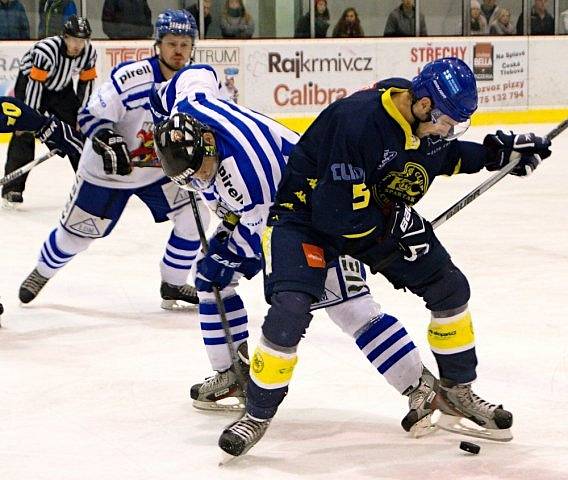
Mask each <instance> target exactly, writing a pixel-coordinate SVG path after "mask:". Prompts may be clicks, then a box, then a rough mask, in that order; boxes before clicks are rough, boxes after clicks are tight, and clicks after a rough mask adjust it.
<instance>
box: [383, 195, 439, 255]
mask: <svg viewBox="0 0 568 480" xmlns="http://www.w3.org/2000/svg"><path fill="white" fill-rule="evenodd" d="M388 232H389V235H390V236H391V238H392V239H393V240H394V241H395V242H396V243H397V246H398V248H399V249H400V250H401V251H402V252H403V253H404V258H405V259H406V260H408V261H409V262H413V261H415V260H416V259H418V258H420V257H421V256H423V255H426V254H427V253H428V252H429V251H430V241H431V238H432V232H433V229H432V225H431V224H430V222H428V221H427V220H424V219H423V218H422V217H421V216H420V215H419V214H418V212H416V210H414V209H413V208H412V207H409V206H408V205H406V204H405V203H403V202H394V203H393V204H392V207H391V215H390V219H389V224H388Z"/></svg>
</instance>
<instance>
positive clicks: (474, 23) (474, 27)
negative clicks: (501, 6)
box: [469, 0, 487, 35]
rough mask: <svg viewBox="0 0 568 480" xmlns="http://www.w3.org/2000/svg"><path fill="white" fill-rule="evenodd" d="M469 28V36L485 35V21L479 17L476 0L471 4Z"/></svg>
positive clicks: (479, 12) (479, 10) (478, 5)
mask: <svg viewBox="0 0 568 480" xmlns="http://www.w3.org/2000/svg"><path fill="white" fill-rule="evenodd" d="M470 18H471V26H470V29H469V34H470V35H487V19H486V18H485V16H484V15H481V5H480V4H479V2H478V1H477V0H472V2H471V14H470Z"/></svg>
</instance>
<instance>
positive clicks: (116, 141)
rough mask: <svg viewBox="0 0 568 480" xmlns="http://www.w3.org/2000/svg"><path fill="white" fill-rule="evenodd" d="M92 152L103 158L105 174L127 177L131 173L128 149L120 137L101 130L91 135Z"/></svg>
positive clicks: (109, 131) (104, 129) (110, 131)
mask: <svg viewBox="0 0 568 480" xmlns="http://www.w3.org/2000/svg"><path fill="white" fill-rule="evenodd" d="M93 150H94V151H95V152H96V153H98V154H99V155H100V156H101V157H103V168H104V169H105V173H107V174H109V175H128V174H129V173H130V172H132V166H131V165H130V157H129V155H128V148H127V146H126V142H125V141H124V138H123V137H122V135H120V134H118V133H115V132H113V131H112V130H110V129H108V128H102V129H101V130H99V131H98V132H97V133H95V134H94V135H93Z"/></svg>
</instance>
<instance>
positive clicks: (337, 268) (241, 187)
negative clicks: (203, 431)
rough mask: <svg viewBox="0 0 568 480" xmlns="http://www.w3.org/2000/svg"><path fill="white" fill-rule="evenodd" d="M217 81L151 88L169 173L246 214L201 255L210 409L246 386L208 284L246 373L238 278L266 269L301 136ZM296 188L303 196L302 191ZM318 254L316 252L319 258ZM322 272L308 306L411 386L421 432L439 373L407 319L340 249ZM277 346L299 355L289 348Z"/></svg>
mask: <svg viewBox="0 0 568 480" xmlns="http://www.w3.org/2000/svg"><path fill="white" fill-rule="evenodd" d="M219 88H220V87H219V81H218V79H217V77H216V74H215V71H214V70H213V69H212V68H211V67H209V66H207V65H192V66H190V67H186V68H185V69H184V70H182V71H180V72H179V73H178V74H177V75H176V76H175V77H174V78H173V79H172V80H171V81H170V82H168V83H167V84H165V85H163V86H162V87H161V89H160V90H159V92H158V93H157V94H156V95H155V96H153V97H152V106H153V108H154V112H155V114H156V117H161V116H165V117H166V120H165V121H163V122H162V123H159V124H158V126H157V127H156V133H155V141H156V148H157V152H158V157H159V159H160V161H161V163H162V167H163V168H164V170H165V172H166V173H167V175H168V176H170V177H171V178H172V179H173V180H174V181H175V182H176V183H178V184H179V185H180V186H183V187H186V188H188V189H193V190H196V191H200V192H201V193H203V194H204V195H205V196H206V198H207V201H208V202H210V203H211V204H213V207H214V208H216V209H217V211H219V210H222V211H223V212H227V211H228V212H233V213H235V214H237V215H238V217H240V218H239V219H238V222H232V226H231V225H227V227H226V228H224V227H221V229H220V230H218V231H217V232H216V233H215V234H214V235H213V236H212V238H211V240H210V245H209V250H208V253H207V254H206V255H205V256H203V257H202V258H201V259H199V260H198V262H197V265H196V270H197V273H196V282H195V285H196V287H197V290H198V293H199V299H200V303H199V319H200V324H201V329H202V335H203V338H204V343H205V346H206V350H207V354H208V356H209V359H210V362H211V365H212V367H213V369H214V370H216V371H217V373H216V374H215V375H214V376H213V377H210V378H209V379H207V380H206V381H205V382H204V383H201V384H197V385H194V386H193V387H192V389H191V396H192V397H193V399H194V405H195V406H196V407H197V408H204V409H220V408H223V406H224V405H226V403H225V402H223V405H219V403H220V402H219V401H220V400H224V401H228V400H229V398H228V397H231V399H234V398H238V399H240V400H241V401H242V400H244V399H243V398H239V397H242V395H243V392H242V391H241V390H240V386H239V385H238V383H237V375H236V372H235V366H232V365H231V357H230V355H229V351H228V348H227V340H226V337H225V334H224V331H223V326H222V323H221V319H220V316H219V313H218V308H217V305H216V302H215V296H214V294H213V291H212V290H213V286H216V287H218V288H220V290H221V291H220V293H221V297H222V298H223V303H224V309H225V311H226V313H227V319H228V321H229V326H230V330H231V334H232V341H233V342H234V345H235V346H236V347H237V348H238V351H239V353H240V354H241V362H242V365H241V366H240V367H238V368H243V367H244V369H245V370H246V371H245V372H244V373H248V366H246V365H245V360H246V359H247V355H246V353H247V352H246V348H247V347H246V340H247V337H248V328H247V323H248V322H247V312H246V309H245V306H244V304H243V302H242V300H241V297H240V296H239V295H238V293H237V292H236V290H235V287H236V286H237V284H238V283H239V280H240V279H241V278H242V277H243V276H245V277H246V278H251V277H252V276H254V275H255V274H256V273H257V272H258V271H259V269H260V251H261V233H262V231H263V230H264V228H265V225H266V221H267V219H268V213H269V208H270V206H271V205H272V203H273V201H274V198H275V194H276V187H277V185H278V183H279V182H280V180H281V177H282V173H283V171H284V168H285V165H286V162H287V160H288V156H289V155H290V153H291V152H292V151H293V148H294V146H295V144H296V142H297V141H298V138H299V137H298V135H297V134H295V133H294V132H292V131H290V130H288V129H287V128H285V127H283V126H282V125H280V124H279V123H277V122H275V121H274V120H272V119H270V118H268V117H266V116H263V115H260V114H258V113H256V112H254V111H251V110H249V109H247V108H245V107H242V106H237V105H235V104H233V103H231V102H228V101H225V100H222V99H220V96H221V94H220V90H219ZM297 198H298V199H300V201H301V195H299V196H298V197H297ZM238 217H237V218H238ZM233 218H235V215H233ZM225 223H226V222H225ZM308 254H309V252H308ZM319 261H320V260H319V259H318V258H317V257H314V258H313V262H315V263H316V264H317V263H318V262H319ZM324 266H325V265H324ZM325 274H326V280H325V295H324V292H323V290H322V292H321V295H320V296H319V297H318V300H319V301H318V302H317V303H314V304H313V305H311V309H312V310H314V309H317V308H325V309H326V312H327V313H328V315H329V316H330V318H331V319H332V320H333V321H334V322H335V323H336V324H338V325H339V326H340V327H341V328H342V329H343V330H344V331H345V332H346V333H348V334H349V335H350V336H352V337H353V338H355V340H356V342H357V345H358V347H359V348H360V349H361V350H362V351H363V353H364V354H365V356H366V357H367V358H368V360H369V361H370V362H371V363H372V364H373V366H374V367H375V368H376V369H377V370H378V371H379V372H380V373H381V374H383V375H384V377H385V379H386V380H387V381H388V382H389V383H390V384H391V385H393V386H394V387H395V388H396V389H397V390H398V391H399V392H400V393H403V394H405V395H408V396H409V406H410V412H409V413H408V414H407V416H406V417H405V418H404V420H403V427H404V428H405V429H406V430H410V429H413V430H414V431H415V432H416V433H423V432H426V431H428V429H427V428H426V429H424V428H422V427H423V426H427V425H428V420H429V415H430V413H431V403H432V400H433V397H434V395H435V387H436V385H437V381H436V380H435V379H434V377H433V376H432V374H431V373H430V372H428V370H427V369H423V366H422V362H421V360H420V355H419V353H418V350H417V349H416V347H415V345H414V343H413V342H412V340H411V339H410V338H409V335H408V333H407V331H406V329H405V328H404V326H403V325H402V324H401V323H400V322H399V321H398V320H397V319H396V318H395V317H393V316H391V315H388V314H385V313H383V312H381V309H380V306H379V305H378V304H377V303H376V302H375V301H374V300H373V298H372V296H371V295H370V294H369V289H368V287H367V285H366V282H365V278H364V270H363V268H362V265H361V263H360V262H359V261H356V260H354V259H352V258H349V257H340V258H339V259H338V261H336V262H333V263H330V265H329V266H328V268H326V269H325ZM289 320H290V321H292V322H293V321H294V320H295V316H294V315H290V317H289ZM267 348H269V347H267ZM275 348H276V347H275ZM275 352H276V353H275V355H276V356H279V355H284V356H286V357H290V358H293V352H292V351H290V352H289V354H288V353H286V352H284V353H279V352H277V351H275ZM253 368H254V364H253ZM419 421H420V422H419Z"/></svg>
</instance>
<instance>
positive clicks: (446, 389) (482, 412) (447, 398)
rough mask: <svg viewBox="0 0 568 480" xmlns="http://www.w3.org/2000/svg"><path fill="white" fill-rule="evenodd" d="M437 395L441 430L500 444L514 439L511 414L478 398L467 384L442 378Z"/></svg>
mask: <svg viewBox="0 0 568 480" xmlns="http://www.w3.org/2000/svg"><path fill="white" fill-rule="evenodd" d="M439 396H440V400H441V402H440V403H439V408H440V411H441V413H442V415H441V416H440V418H439V420H438V421H437V423H436V424H437V425H438V426H439V427H440V428H442V429H443V430H447V431H449V432H454V433H461V434H462V435H469V436H471V437H477V438H485V439H487V440H496V441H500V442H508V441H510V440H512V439H513V435H512V434H511V431H510V428H511V426H512V425H513V414H512V413H511V412H509V411H507V410H505V409H504V408H503V405H494V404H492V403H489V402H487V401H485V400H483V399H482V398H480V397H478V396H477V395H476V394H475V393H473V391H472V390H471V385H470V384H456V383H454V382H451V381H449V380H446V379H442V380H441V381H440V395H439Z"/></svg>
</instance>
